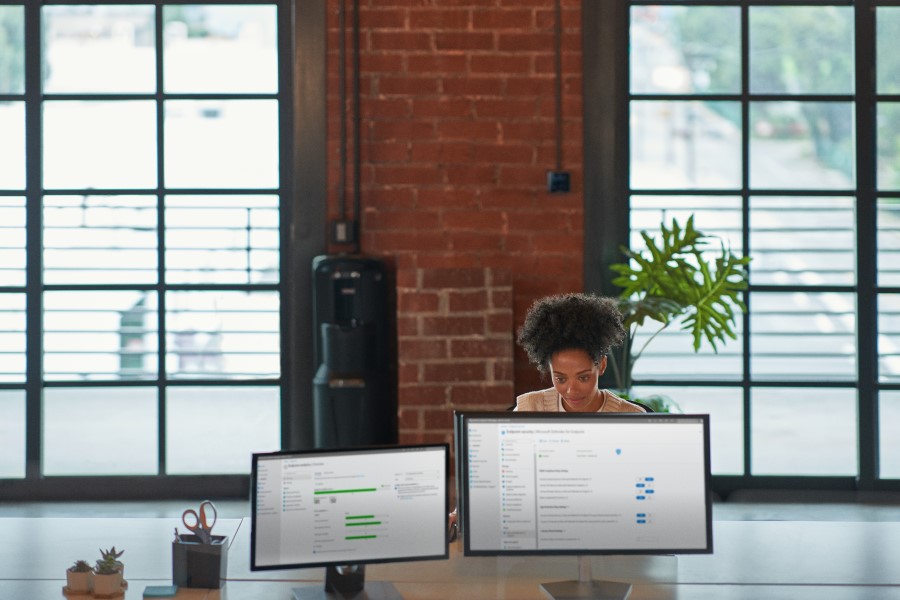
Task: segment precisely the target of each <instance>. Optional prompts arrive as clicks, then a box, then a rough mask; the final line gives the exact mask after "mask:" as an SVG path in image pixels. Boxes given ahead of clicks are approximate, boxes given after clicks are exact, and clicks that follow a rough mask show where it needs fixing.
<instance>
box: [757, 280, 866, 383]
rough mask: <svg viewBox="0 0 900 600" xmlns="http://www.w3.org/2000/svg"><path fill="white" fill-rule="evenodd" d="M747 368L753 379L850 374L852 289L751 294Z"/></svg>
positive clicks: (840, 377) (853, 372)
mask: <svg viewBox="0 0 900 600" xmlns="http://www.w3.org/2000/svg"><path fill="white" fill-rule="evenodd" d="M750 347H751V349H752V355H751V359H750V371H751V373H752V376H753V377H754V378H755V379H780V380H789V381H797V380H812V381H835V380H848V379H854V378H856V301H855V297H854V295H853V294H845V293H836V292H800V291H797V292H784V293H767V292H756V293H754V294H753V297H752V299H751V306H750Z"/></svg>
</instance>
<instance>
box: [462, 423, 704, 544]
mask: <svg viewBox="0 0 900 600" xmlns="http://www.w3.org/2000/svg"><path fill="white" fill-rule="evenodd" d="M462 428H463V434H464V439H463V444H462V451H463V459H464V464H463V474H464V477H463V485H462V494H463V496H464V498H463V502H462V503H461V504H462V506H463V507H464V511H463V519H464V521H465V522H464V536H463V539H464V544H465V545H464V549H465V553H466V554H469V555H478V554H485V555H495V554H529V553H530V554H545V553H561V554H590V553H595V554H638V553H642V554H643V553H667V552H669V553H672V552H678V553H690V552H693V553H702V552H712V531H711V519H712V505H711V494H710V491H709V482H710V471H709V417H708V415H661V416H655V415H635V416H629V415H620V414H609V413H589V414H573V413H466V414H463V416H462Z"/></svg>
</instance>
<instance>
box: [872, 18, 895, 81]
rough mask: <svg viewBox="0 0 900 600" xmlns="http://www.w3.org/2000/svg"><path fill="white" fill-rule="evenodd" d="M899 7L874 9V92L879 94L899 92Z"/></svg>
mask: <svg viewBox="0 0 900 600" xmlns="http://www.w3.org/2000/svg"><path fill="white" fill-rule="evenodd" d="M898 39H900V7H897V6H877V7H875V44H876V46H875V67H876V72H875V73H876V75H875V77H876V90H877V91H878V93H879V94H896V93H898V92H900V54H898V53H897V40H898Z"/></svg>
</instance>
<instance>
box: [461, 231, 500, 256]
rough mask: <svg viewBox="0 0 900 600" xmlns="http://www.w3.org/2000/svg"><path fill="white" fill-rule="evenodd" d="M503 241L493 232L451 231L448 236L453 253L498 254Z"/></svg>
mask: <svg viewBox="0 0 900 600" xmlns="http://www.w3.org/2000/svg"><path fill="white" fill-rule="evenodd" d="M503 241H504V240H503V236H502V235H500V234H498V233H494V232H491V233H475V232H471V231H453V232H451V233H450V235H449V243H450V248H451V249H453V250H454V251H455V252H467V253H468V252H499V251H502V250H503Z"/></svg>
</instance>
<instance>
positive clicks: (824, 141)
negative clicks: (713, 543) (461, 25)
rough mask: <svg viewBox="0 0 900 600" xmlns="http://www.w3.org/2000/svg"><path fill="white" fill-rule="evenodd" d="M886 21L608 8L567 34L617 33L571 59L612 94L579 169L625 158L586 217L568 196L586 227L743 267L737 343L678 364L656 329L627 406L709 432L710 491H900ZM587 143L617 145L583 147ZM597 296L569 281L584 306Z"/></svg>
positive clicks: (819, 13) (899, 134)
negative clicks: (687, 229)
mask: <svg viewBox="0 0 900 600" xmlns="http://www.w3.org/2000/svg"><path fill="white" fill-rule="evenodd" d="M617 4H618V3H617ZM889 4H890V3H888V2H878V1H875V0H871V1H863V2H857V3H850V2H804V3H802V5H797V4H790V3H785V4H778V3H772V2H759V1H742V0H734V1H725V2H716V3H715V4H711V5H703V4H701V3H699V2H696V3H695V2H687V1H685V2H678V3H665V4H654V3H648V2H625V3H621V4H619V6H618V7H609V6H607V7H604V8H598V9H589V10H588V12H587V13H586V15H585V18H586V22H587V20H588V19H591V18H592V19H594V20H597V21H598V24H597V25H594V26H595V27H603V26H604V25H603V24H602V21H603V20H604V19H605V20H610V21H612V22H614V23H617V24H619V25H621V24H627V25H626V27H625V28H624V30H625V31H627V32H628V34H627V39H623V37H625V36H620V38H619V40H618V42H617V43H618V44H619V45H618V46H617V49H618V50H619V51H618V53H617V54H616V56H617V57H618V59H607V58H604V57H603V56H602V55H601V52H600V50H602V49H608V48H605V47H602V46H600V45H597V46H596V47H594V46H591V45H590V44H588V46H587V47H586V58H585V61H586V63H588V62H589V61H591V60H593V61H596V64H595V65H594V66H591V65H588V67H587V73H586V79H587V78H588V77H591V76H592V75H591V73H593V76H594V77H595V78H603V77H607V78H609V77H613V78H615V77H618V79H615V82H616V83H618V84H619V86H620V87H621V88H622V90H623V91H622V93H620V94H619V95H618V96H617V97H616V98H614V99H613V100H611V101H610V102H612V103H613V106H615V107H616V109H615V110H616V111H617V113H616V114H618V115H619V119H618V121H617V123H618V125H615V124H613V125H609V123H610V121H605V120H604V119H605V118H606V117H603V116H599V114H598V112H597V111H599V110H600V109H599V108H597V107H593V108H591V107H586V123H587V124H588V125H587V127H588V130H587V137H586V139H587V147H586V155H587V156H589V157H590V156H594V155H595V154H593V153H594V152H596V153H597V154H596V156H599V157H601V158H602V157H604V156H612V155H614V153H619V154H623V151H624V154H625V156H627V157H628V159H627V167H628V168H627V170H623V172H622V173H623V174H622V175H621V176H620V177H619V180H618V183H616V184H609V185H607V186H606V187H604V184H597V185H596V186H595V187H594V196H593V198H592V197H591V195H592V194H591V190H590V189H588V188H589V186H588V185H586V196H587V202H588V209H587V212H588V214H594V215H596V217H597V218H598V219H604V218H605V219H611V220H614V221H615V222H618V223H621V224H623V226H624V228H625V229H626V230H628V231H630V234H629V237H627V238H625V239H620V242H621V243H630V244H631V246H632V247H633V248H638V247H640V244H641V238H640V236H639V235H638V232H639V231H640V230H648V231H649V232H650V233H653V231H655V230H657V229H658V226H659V223H660V221H667V222H668V221H671V219H672V218H673V217H674V218H677V219H679V220H680V221H681V222H684V221H685V220H686V219H687V217H688V216H689V215H694V219H695V224H696V226H697V228H698V229H700V230H702V231H704V232H706V233H710V234H715V235H717V236H720V237H721V238H723V239H724V240H725V241H726V243H728V244H730V246H731V247H732V248H733V249H735V250H738V251H740V252H743V253H746V254H748V255H749V256H751V257H752V262H751V264H750V268H749V271H750V281H749V283H750V287H749V289H748V291H747V293H746V294H745V301H746V303H747V305H748V309H749V310H748V313H747V314H746V315H744V317H743V319H742V321H741V322H740V323H739V327H738V329H739V332H738V334H739V335H738V340H736V341H732V342H729V343H728V344H725V345H724V347H722V348H720V351H719V353H718V354H716V353H714V352H712V351H711V350H708V349H705V348H704V349H701V351H700V352H699V353H694V351H693V349H692V347H691V345H690V338H689V336H687V335H685V334H684V333H681V332H678V331H669V330H667V331H666V332H665V333H664V334H662V335H661V336H660V338H659V339H657V340H655V341H654V343H653V344H652V345H650V346H648V350H647V352H646V353H645V354H644V355H643V357H642V358H641V360H640V361H639V362H638V364H637V365H636V369H635V373H634V377H635V380H636V388H635V391H636V392H638V393H666V394H668V395H670V396H672V397H673V398H675V399H676V400H677V401H678V403H679V404H680V405H681V407H682V408H683V409H684V410H685V411H687V412H692V411H697V412H708V413H710V414H711V415H713V418H712V419H711V422H712V437H713V444H712V446H713V456H715V457H716V459H715V461H714V464H713V472H714V474H715V475H717V476H719V477H718V479H719V480H720V483H721V485H722V486H726V487H727V486H728V485H740V486H753V485H760V486H763V485H765V486H773V485H774V486H780V485H786V479H785V477H792V478H793V477H803V478H805V481H806V483H801V484H800V485H801V486H812V485H823V484H824V485H828V486H833V487H854V486H857V485H859V486H861V487H863V488H866V487H868V488H870V489H871V488H873V487H892V486H893V483H892V482H891V481H890V480H891V479H894V480H896V479H898V478H900V469H898V467H897V465H898V464H900V450H898V448H897V446H896V444H895V443H894V442H893V441H892V439H893V438H894V437H896V436H893V435H891V434H890V433H889V432H891V431H895V430H896V428H897V427H898V425H900V421H898V416H897V415H898V409H897V406H898V402H897V396H898V394H897V391H898V390H900V386H898V383H900V381H898V378H897V375H896V374H897V365H898V363H897V360H896V357H897V356H898V355H900V353H898V352H897V351H896V347H897V345H898V344H897V342H898V339H900V338H898V333H897V332H898V331H900V328H898V327H897V325H896V322H897V315H898V314H900V302H898V300H897V298H898V295H897V292H898V287H897V284H898V281H897V278H896V277H895V276H894V275H893V274H894V273H895V272H896V271H897V269H898V266H897V265H898V262H897V248H898V247H900V246H898V244H897V243H896V238H897V231H898V227H897V224H896V223H895V219H896V216H897V214H898V212H897V210H896V206H897V205H898V197H900V194H898V185H897V178H896V173H895V172H896V171H898V168H900V162H898V158H897V157H898V148H900V144H898V143H897V142H898V140H900V121H898V119H896V118H895V114H894V112H895V109H896V107H897V106H900V104H898V100H900V96H898V95H897V92H898V90H900V67H898V65H900V62H898V60H900V59H897V58H896V52H894V51H893V40H895V39H896V37H895V36H896V35H897V34H898V33H900V8H898V7H896V6H890V5H889ZM586 38H587V35H586ZM591 52H593V53H594V58H593V59H591V58H588V57H589V56H590V55H591ZM611 60H617V62H615V64H613V63H612V62H610V61H611ZM623 66H624V67H625V68H624V69H623ZM603 69H607V71H604V70H603ZM610 70H611V71H610ZM609 72H612V73H613V75H609V74H608V73H609ZM616 73H623V74H625V73H627V77H626V76H625V75H616ZM869 73H873V74H875V77H874V79H870V77H869V76H868V74H869ZM588 85H590V84H588ZM607 108H608V106H607ZM592 114H593V116H592ZM897 114H900V112H898V113H897ZM622 115H627V117H626V118H624V119H623V118H622ZM870 116H871V117H870ZM611 118H612V117H610V119H611ZM591 123H595V124H594V125H592V124H591ZM606 125H609V126H611V127H617V132H618V135H619V140H620V142H619V144H618V145H615V144H610V145H608V146H606V147H602V143H601V142H600V141H596V140H598V139H599V138H598V137H597V136H596V135H594V134H596V133H597V132H599V131H600V129H599V128H600V127H603V126H606ZM592 128H593V129H592ZM587 168H589V165H586V171H587ZM622 203H626V204H627V207H625V209H624V210H623V209H622V208H620V207H615V206H614V205H615V204H618V205H619V206H621V204H622ZM592 204H593V205H594V206H599V208H596V207H595V208H590V207H591V205H592ZM592 211H593V213H592ZM620 237H622V236H620ZM595 245H599V242H598V243H596V244H595ZM592 253H593V254H592ZM604 253H606V254H604ZM591 256H598V257H601V258H600V259H599V260H600V261H601V266H602V264H608V263H611V262H615V260H612V259H611V258H604V257H609V256H610V255H609V251H608V250H604V249H602V248H594V249H591V248H589V249H588V260H587V261H586V264H588V265H589V266H590V265H592V264H597V263H596V262H593V263H592V262H591ZM604 278H605V280H606V281H608V279H609V277H608V276H604V275H602V274H601V275H591V274H590V273H586V280H587V281H588V282H589V285H590V282H591V281H592V280H593V282H594V283H593V285H594V287H596V288H601V289H608V288H604V286H603V280H604ZM775 478H778V479H775ZM724 482H727V483H724ZM812 482H815V483H814V484H813V483H812ZM857 482H858V483H857ZM792 485H794V484H792Z"/></svg>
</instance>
